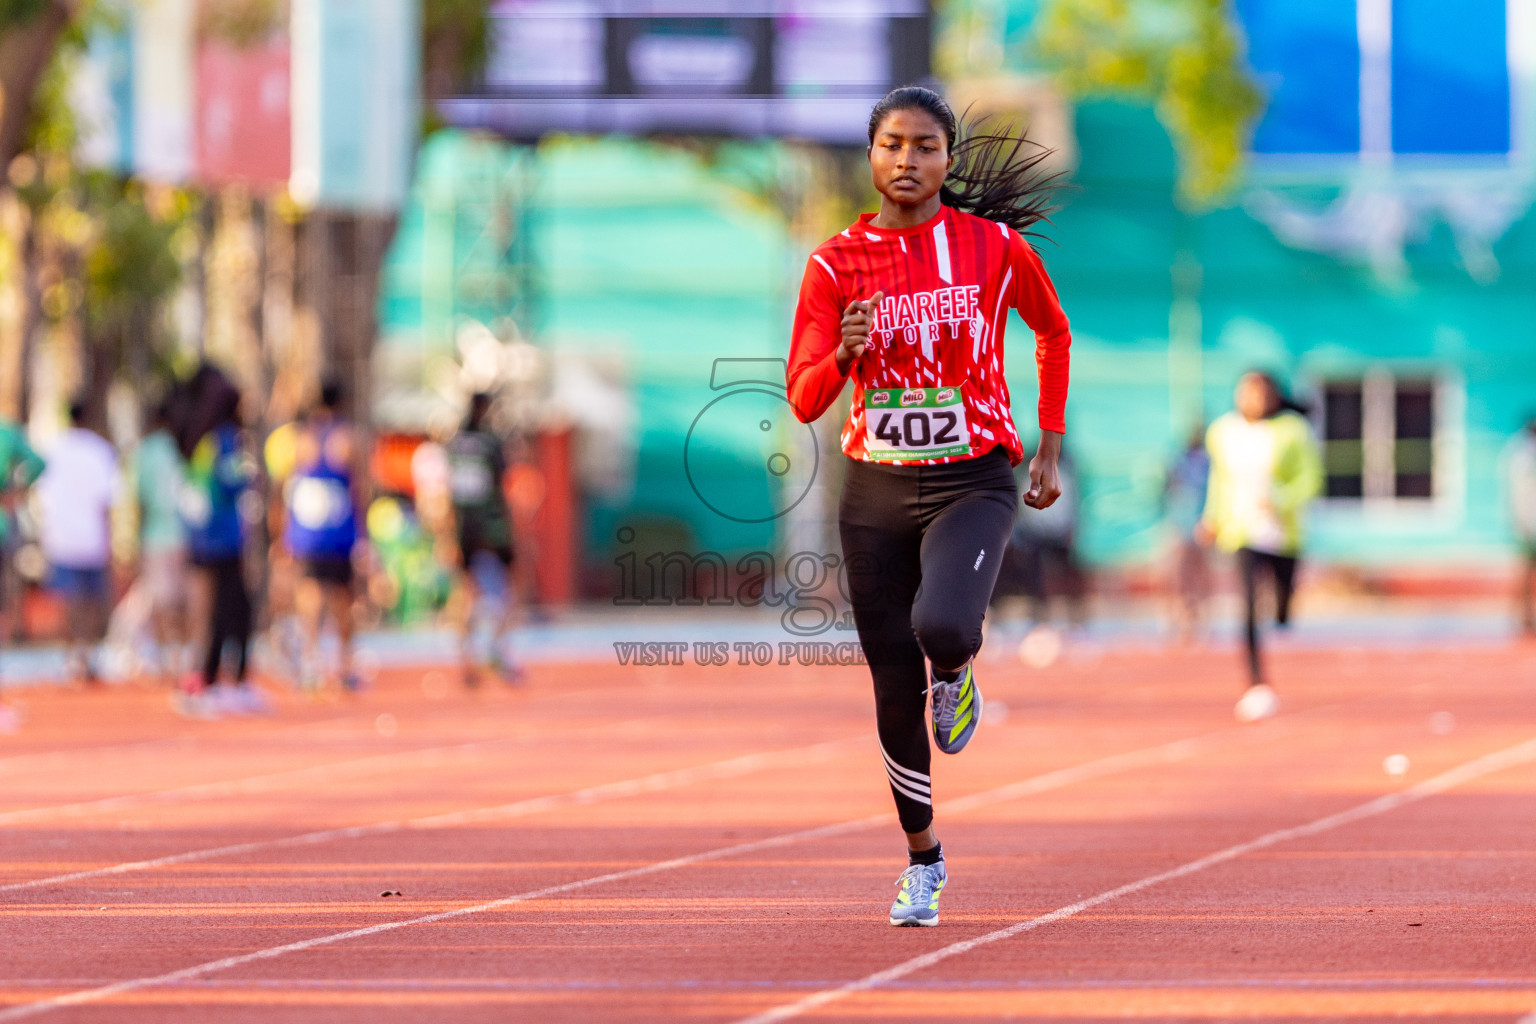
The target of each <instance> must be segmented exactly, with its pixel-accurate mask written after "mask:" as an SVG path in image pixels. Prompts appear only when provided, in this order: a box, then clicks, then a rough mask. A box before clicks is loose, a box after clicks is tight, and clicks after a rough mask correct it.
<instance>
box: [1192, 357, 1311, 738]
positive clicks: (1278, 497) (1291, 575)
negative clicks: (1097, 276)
mask: <svg viewBox="0 0 1536 1024" xmlns="http://www.w3.org/2000/svg"><path fill="white" fill-rule="evenodd" d="M1234 405H1235V406H1236V408H1234V409H1233V411H1231V412H1228V413H1226V414H1224V415H1222V416H1221V417H1219V418H1218V419H1217V420H1216V422H1214V423H1212V424H1211V426H1210V429H1209V430H1208V431H1206V435H1205V446H1206V450H1207V451H1208V452H1209V453H1210V456H1211V477H1210V484H1209V486H1208V488H1207V491H1206V501H1205V512H1204V514H1203V515H1202V516H1201V520H1200V526H1199V533H1200V536H1201V537H1202V539H1204V540H1205V541H1206V542H1207V543H1211V542H1214V543H1215V545H1216V546H1217V547H1218V548H1220V549H1221V550H1223V551H1228V552H1231V553H1233V554H1235V555H1236V556H1237V565H1238V571H1239V572H1240V574H1241V577H1242V584H1243V603H1244V607H1245V609H1246V626H1247V631H1246V632H1247V650H1248V689H1247V692H1245V693H1244V694H1243V697H1242V699H1241V700H1239V701H1238V702H1237V708H1236V714H1237V717H1238V719H1239V720H1240V721H1245V722H1251V721H1255V720H1257V719H1260V718H1268V717H1269V716H1271V715H1273V714H1274V713H1275V712H1276V711H1278V710H1279V708H1280V701H1279V698H1278V697H1277V696H1276V695H1275V691H1274V689H1273V688H1272V687H1271V686H1270V685H1269V682H1268V679H1267V678H1266V676H1265V673H1264V667H1263V661H1262V659H1261V657H1260V651H1259V625H1258V591H1259V580H1260V578H1261V577H1263V576H1267V577H1268V578H1269V579H1270V581H1271V583H1272V584H1273V586H1274V592H1275V620H1276V623H1277V624H1278V625H1280V626H1286V625H1288V624H1289V623H1290V614H1291V596H1292V594H1293V593H1294V591H1295V584H1296V562H1297V558H1298V557H1299V555H1300V554H1301V543H1302V513H1303V512H1304V511H1305V509H1306V507H1307V505H1308V504H1309V503H1310V502H1311V501H1312V499H1313V498H1315V497H1316V496H1317V493H1318V491H1319V489H1320V488H1321V485H1322V479H1323V473H1322V461H1321V459H1320V458H1319V457H1318V451H1317V444H1316V443H1315V442H1314V441H1313V439H1312V430H1311V428H1310V427H1309V426H1308V425H1307V421H1306V419H1305V418H1304V417H1303V416H1302V415H1301V413H1302V412H1303V411H1304V410H1303V409H1302V407H1301V406H1298V405H1297V404H1296V403H1295V402H1294V401H1292V400H1291V399H1290V398H1288V397H1287V396H1286V394H1285V392H1284V391H1283V390H1282V389H1281V387H1280V385H1279V383H1278V382H1277V381H1276V380H1275V378H1274V377H1272V376H1270V375H1269V374H1267V373H1259V372H1253V373H1246V374H1244V375H1243V376H1242V378H1241V379H1240V380H1239V381H1238V382H1237V389H1236V392H1235V394H1234Z"/></svg>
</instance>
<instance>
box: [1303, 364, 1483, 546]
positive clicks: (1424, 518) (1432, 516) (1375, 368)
mask: <svg viewBox="0 0 1536 1024" xmlns="http://www.w3.org/2000/svg"><path fill="white" fill-rule="evenodd" d="M1399 380H1405V381H1412V382H1420V381H1426V380H1427V381H1430V382H1431V383H1432V385H1433V389H1434V422H1433V424H1432V426H1431V428H1430V434H1431V436H1430V448H1431V460H1432V461H1431V465H1430V497H1428V498H1400V497H1398V496H1397V494H1396V493H1395V491H1396V490H1397V467H1396V445H1397V401H1396V399H1397V382H1398V381H1399ZM1346 382H1347V383H1355V382H1359V384H1360V386H1361V431H1360V432H1361V438H1360V443H1361V449H1362V451H1361V454H1362V456H1363V466H1362V468H1361V477H1362V479H1361V485H1362V487H1361V489H1362V490H1363V492H1364V496H1363V497H1359V498H1344V497H1326V496H1324V497H1322V498H1320V499H1319V501H1318V505H1319V509H1320V511H1321V512H1323V514H1324V515H1325V517H1327V518H1330V519H1332V518H1345V517H1349V516H1352V515H1364V516H1368V517H1370V518H1372V519H1374V520H1389V521H1401V522H1402V523H1403V524H1404V525H1427V523H1429V522H1432V523H1435V524H1438V525H1449V524H1451V523H1454V522H1457V521H1460V519H1461V518H1462V516H1463V514H1464V512H1465V505H1466V491H1467V488H1466V481H1467V468H1466V450H1467V443H1466V440H1467V439H1466V405H1467V393H1466V384H1465V382H1464V381H1463V379H1462V378H1461V376H1460V374H1458V373H1457V372H1456V371H1455V370H1453V369H1451V368H1448V367H1445V366H1443V365H1436V366H1425V365H1423V364H1414V363H1394V364H1381V363H1376V364H1371V365H1370V366H1367V367H1365V368H1363V369H1357V370H1354V371H1348V370H1344V369H1342V368H1340V369H1336V370H1332V369H1331V370H1330V371H1329V372H1326V373H1319V374H1316V375H1314V376H1313V378H1312V387H1313V389H1314V392H1315V393H1316V395H1317V396H1318V398H1319V401H1318V403H1317V409H1316V412H1315V414H1314V420H1313V429H1314V430H1315V431H1316V432H1317V436H1318V438H1319V441H1320V442H1321V439H1322V438H1323V437H1324V436H1325V435H1324V432H1325V430H1326V426H1327V424H1326V423H1325V422H1324V417H1325V415H1326V404H1325V403H1324V402H1322V401H1321V398H1322V395H1323V393H1324V390H1323V389H1324V388H1325V387H1327V386H1328V385H1330V384H1342V383H1346ZM1325 486H1326V485H1325Z"/></svg>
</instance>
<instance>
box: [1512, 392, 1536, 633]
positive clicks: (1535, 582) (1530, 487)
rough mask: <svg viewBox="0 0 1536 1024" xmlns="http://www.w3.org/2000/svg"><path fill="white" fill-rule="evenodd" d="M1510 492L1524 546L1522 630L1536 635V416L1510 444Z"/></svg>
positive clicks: (1517, 531)
mask: <svg viewBox="0 0 1536 1024" xmlns="http://www.w3.org/2000/svg"><path fill="white" fill-rule="evenodd" d="M1504 474H1505V480H1506V483H1507V484H1508V491H1509V520H1510V525H1512V526H1513V527H1514V530H1515V541H1516V543H1517V544H1519V546H1520V563H1521V569H1520V586H1519V590H1518V592H1517V594H1516V601H1517V603H1518V607H1517V614H1518V615H1519V618H1520V629H1521V631H1522V632H1524V633H1525V635H1526V636H1536V414H1533V415H1532V416H1531V417H1530V418H1529V419H1528V420H1527V421H1526V424H1525V429H1524V430H1522V431H1520V433H1519V434H1517V435H1516V436H1515V438H1514V439H1513V440H1512V441H1511V442H1510V445H1509V450H1508V453H1507V456H1506V461H1505V464H1504Z"/></svg>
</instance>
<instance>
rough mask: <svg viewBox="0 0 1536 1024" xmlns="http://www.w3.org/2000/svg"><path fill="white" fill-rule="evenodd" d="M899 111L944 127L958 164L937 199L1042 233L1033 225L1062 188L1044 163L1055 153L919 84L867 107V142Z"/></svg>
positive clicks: (1052, 205) (1044, 217) (1045, 217)
mask: <svg viewBox="0 0 1536 1024" xmlns="http://www.w3.org/2000/svg"><path fill="white" fill-rule="evenodd" d="M898 110H921V111H922V112H923V113H925V114H927V115H928V116H929V117H932V118H933V119H934V120H935V121H937V122H938V123H939V126H940V127H941V128H943V129H944V135H945V138H946V139H947V140H948V143H949V152H950V155H951V156H952V157H954V161H955V162H954V165H953V166H951V167H950V169H949V175H948V176H947V177H946V178H945V179H944V186H943V188H941V189H940V190H939V202H941V203H943V204H944V205H945V206H948V207H952V208H953V209H956V210H964V211H965V212H966V213H972V214H975V215H976V216H978V217H985V218H986V219H987V220H995V221H999V222H1001V223H1003V224H1007V225H1008V226H1009V227H1011V228H1013V229H1014V230H1015V231H1017V232H1019V233H1020V234H1022V235H1026V236H1031V237H1034V238H1043V237H1045V236H1043V235H1041V234H1040V233H1039V232H1037V231H1033V230H1031V229H1032V228H1033V227H1034V226H1035V225H1036V224H1039V223H1040V222H1041V221H1045V222H1047V223H1049V222H1050V215H1051V213H1052V212H1053V211H1054V210H1055V208H1056V207H1055V193H1056V191H1057V190H1058V189H1060V188H1061V187H1062V180H1061V175H1060V173H1059V172H1052V171H1047V170H1045V169H1044V165H1045V163H1046V162H1047V161H1048V160H1049V159H1050V157H1051V154H1052V153H1053V152H1055V151H1054V150H1052V149H1050V148H1049V147H1047V146H1043V145H1041V144H1040V143H1038V142H1035V141H1034V140H1033V139H1030V138H1028V137H1027V136H1025V135H1023V134H1019V135H1011V134H1009V133H1007V132H993V131H989V130H987V129H988V128H989V127H990V124H991V121H990V119H989V118H985V117H976V118H972V117H967V118H966V119H965V120H964V121H961V120H959V119H957V118H956V117H955V112H954V111H953V110H952V109H950V106H949V103H948V102H946V101H945V99H944V97H942V96H940V95H939V94H938V93H936V92H934V91H933V90H932V89H925V88H923V87H922V86H920V85H906V86H902V87H901V88H899V89H892V90H891V91H890V92H888V93H886V94H885V96H884V97H883V98H882V99H881V100H880V102H879V103H876V104H875V108H874V109H873V110H871V111H870V112H869V144H870V145H871V146H873V145H874V144H875V134H876V133H877V132H879V130H880V125H881V123H882V122H883V121H884V120H885V119H886V118H887V117H889V116H890V115H891V114H894V113H895V112H896V111H898Z"/></svg>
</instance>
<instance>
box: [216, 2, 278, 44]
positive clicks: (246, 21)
mask: <svg viewBox="0 0 1536 1024" xmlns="http://www.w3.org/2000/svg"><path fill="white" fill-rule="evenodd" d="M198 17H199V25H198V29H199V31H200V32H201V33H202V34H203V35H204V36H206V37H208V38H210V39H217V40H219V41H220V42H224V43H228V44H229V45H231V46H234V47H236V48H240V49H243V48H246V47H250V46H255V45H257V44H259V43H262V42H265V41H266V40H267V39H268V38H270V37H271V36H272V35H273V34H274V33H276V32H279V31H281V30H283V29H284V28H285V27H286V26H287V24H288V3H287V0H203V4H202V6H201V7H200V8H199V10H198Z"/></svg>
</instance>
